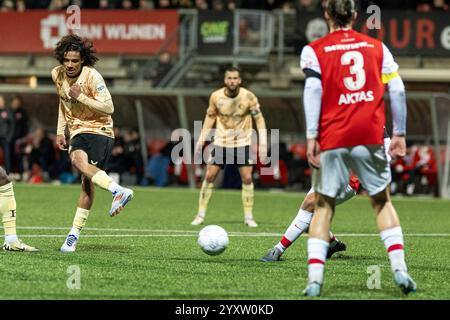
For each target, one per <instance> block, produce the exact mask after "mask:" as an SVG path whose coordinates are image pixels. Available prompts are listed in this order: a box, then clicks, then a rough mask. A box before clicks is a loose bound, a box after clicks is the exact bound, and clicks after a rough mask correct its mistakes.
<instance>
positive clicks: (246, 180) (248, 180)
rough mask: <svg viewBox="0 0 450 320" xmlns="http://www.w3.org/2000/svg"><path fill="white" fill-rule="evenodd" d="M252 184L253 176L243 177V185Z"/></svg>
mask: <svg viewBox="0 0 450 320" xmlns="http://www.w3.org/2000/svg"><path fill="white" fill-rule="evenodd" d="M252 182H253V180H252V176H248V177H242V183H243V184H251V183H252Z"/></svg>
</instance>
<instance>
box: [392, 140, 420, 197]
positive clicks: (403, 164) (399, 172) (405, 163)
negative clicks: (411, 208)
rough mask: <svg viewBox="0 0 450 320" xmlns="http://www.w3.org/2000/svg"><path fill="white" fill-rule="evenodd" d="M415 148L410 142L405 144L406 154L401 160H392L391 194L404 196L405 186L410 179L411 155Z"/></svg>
mask: <svg viewBox="0 0 450 320" xmlns="http://www.w3.org/2000/svg"><path fill="white" fill-rule="evenodd" d="M416 149H417V146H413V143H412V142H407V145H406V154H405V156H404V157H402V158H398V159H394V160H393V161H392V162H391V175H392V183H391V193H392V194H397V193H402V194H406V185H407V183H408V181H409V178H410V174H409V173H410V171H411V169H412V168H413V154H414V153H415V150H416Z"/></svg>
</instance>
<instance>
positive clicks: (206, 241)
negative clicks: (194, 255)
mask: <svg viewBox="0 0 450 320" xmlns="http://www.w3.org/2000/svg"><path fill="white" fill-rule="evenodd" d="M197 243H198V245H199V246H200V248H201V249H202V250H203V252H205V253H207V254H209V255H210V256H216V255H218V254H221V253H222V252H224V251H225V249H226V248H227V247H228V243H229V240H228V233H227V232H226V231H225V229H224V228H222V227H219V226H216V225H209V226H206V227H204V228H203V229H202V230H200V232H199V234H198V240H197Z"/></svg>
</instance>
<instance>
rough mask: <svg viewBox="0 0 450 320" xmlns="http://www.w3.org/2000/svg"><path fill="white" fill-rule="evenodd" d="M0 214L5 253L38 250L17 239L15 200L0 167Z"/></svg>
mask: <svg viewBox="0 0 450 320" xmlns="http://www.w3.org/2000/svg"><path fill="white" fill-rule="evenodd" d="M0 214H1V215H2V222H3V229H4V230H5V243H4V244H3V250H5V251H26V252H33V251H38V249H36V248H34V247H31V246H29V245H26V244H25V243H23V242H22V241H21V240H19V239H18V238H17V234H16V198H15V197H14V190H13V185H12V182H11V181H10V180H9V178H8V175H7V174H6V171H5V170H4V169H3V168H2V167H0Z"/></svg>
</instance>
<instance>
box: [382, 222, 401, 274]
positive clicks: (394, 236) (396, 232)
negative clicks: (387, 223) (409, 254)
mask: <svg viewBox="0 0 450 320" xmlns="http://www.w3.org/2000/svg"><path fill="white" fill-rule="evenodd" d="M380 236H381V240H383V242H384V247H385V248H386V250H387V252H388V255H389V260H390V261H391V270H392V272H395V271H396V270H400V271H404V272H406V271H407V268H406V263H405V251H404V246H403V233H402V228H401V227H394V228H390V229H386V230H383V231H381V232H380Z"/></svg>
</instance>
